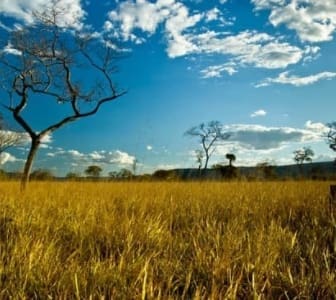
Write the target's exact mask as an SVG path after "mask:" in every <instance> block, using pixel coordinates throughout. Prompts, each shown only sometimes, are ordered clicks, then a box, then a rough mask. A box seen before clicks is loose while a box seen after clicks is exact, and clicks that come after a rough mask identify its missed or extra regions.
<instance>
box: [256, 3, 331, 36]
mask: <svg viewBox="0 0 336 300" xmlns="http://www.w3.org/2000/svg"><path fill="white" fill-rule="evenodd" d="M252 2H253V3H254V5H255V7H256V9H257V10H258V9H268V10H270V11H271V12H270V16H269V21H270V23H271V24H272V25H273V26H275V27H277V26H280V25H282V24H283V25H285V26H287V27H288V28H289V29H291V30H294V31H296V33H297V34H298V36H299V37H300V39H301V40H302V41H307V42H323V41H330V40H332V39H333V33H334V32H335V29H336V2H335V1H334V0H292V1H285V0H252Z"/></svg>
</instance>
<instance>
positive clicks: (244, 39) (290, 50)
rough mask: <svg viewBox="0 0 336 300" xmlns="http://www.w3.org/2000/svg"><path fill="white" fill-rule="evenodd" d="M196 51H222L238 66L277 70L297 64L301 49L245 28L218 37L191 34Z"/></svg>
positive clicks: (215, 35) (301, 54)
mask: <svg viewBox="0 0 336 300" xmlns="http://www.w3.org/2000/svg"><path fill="white" fill-rule="evenodd" d="M193 40H194V41H195V43H196V44H197V45H198V49H199V52H200V53H207V54H214V53H215V54H223V55H227V56H229V57H231V58H232V60H233V61H234V62H236V63H238V64H240V65H242V66H244V65H249V66H253V67H257V68H267V69H277V68H286V67H287V66H289V65H291V64H296V63H298V62H299V61H300V60H301V59H302V58H303V56H304V50H303V49H301V48H299V47H296V46H292V45H290V44H288V43H286V42H282V41H281V40H280V38H276V37H273V36H271V35H269V34H267V33H259V32H256V31H250V30H246V31H243V32H240V33H238V34H236V35H230V36H221V35H220V34H218V33H216V32H214V31H208V32H207V33H204V34H199V35H197V36H194V37H193Z"/></svg>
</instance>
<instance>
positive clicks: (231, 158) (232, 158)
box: [225, 153, 236, 167]
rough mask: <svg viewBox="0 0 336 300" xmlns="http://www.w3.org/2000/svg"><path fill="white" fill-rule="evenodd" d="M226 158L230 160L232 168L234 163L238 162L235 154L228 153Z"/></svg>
mask: <svg viewBox="0 0 336 300" xmlns="http://www.w3.org/2000/svg"><path fill="white" fill-rule="evenodd" d="M225 157H226V159H228V160H229V166H230V167H232V162H233V161H235V160H236V156H235V155H234V154H233V153H227V154H226V155H225Z"/></svg>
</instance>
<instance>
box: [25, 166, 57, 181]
mask: <svg viewBox="0 0 336 300" xmlns="http://www.w3.org/2000/svg"><path fill="white" fill-rule="evenodd" d="M30 178H31V179H34V180H51V179H53V178H54V175H53V173H52V172H51V171H50V170H47V169H37V170H34V171H33V172H32V173H31V176H30Z"/></svg>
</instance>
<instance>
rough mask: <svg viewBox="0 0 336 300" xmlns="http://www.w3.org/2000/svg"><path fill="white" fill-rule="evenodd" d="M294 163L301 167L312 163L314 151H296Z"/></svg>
mask: <svg viewBox="0 0 336 300" xmlns="http://www.w3.org/2000/svg"><path fill="white" fill-rule="evenodd" d="M293 154H294V161H295V162H296V163H297V164H298V165H299V166H301V165H302V164H303V163H304V162H312V161H313V156H314V151H313V150H312V149H311V148H310V147H303V148H302V149H298V150H295V151H294V152H293Z"/></svg>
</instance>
